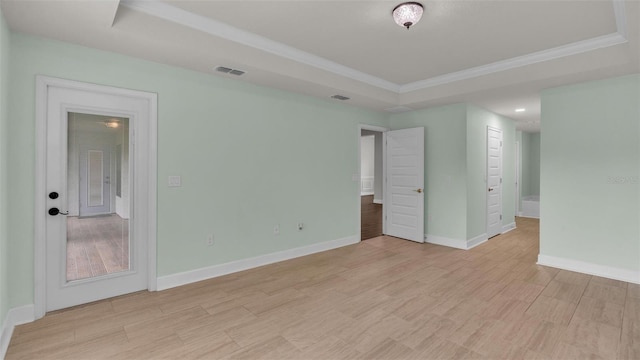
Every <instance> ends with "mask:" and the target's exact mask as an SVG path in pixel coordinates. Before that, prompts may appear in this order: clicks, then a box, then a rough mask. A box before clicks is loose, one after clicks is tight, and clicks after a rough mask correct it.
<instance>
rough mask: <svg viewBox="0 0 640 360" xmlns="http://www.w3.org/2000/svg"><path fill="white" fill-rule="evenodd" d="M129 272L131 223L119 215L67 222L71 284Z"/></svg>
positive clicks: (69, 277)
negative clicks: (86, 279) (96, 277)
mask: <svg viewBox="0 0 640 360" xmlns="http://www.w3.org/2000/svg"><path fill="white" fill-rule="evenodd" d="M123 270H129V221H128V220H125V219H122V218H121V217H120V216H118V215H116V214H111V215H106V216H93V217H86V218H78V217H71V216H70V217H68V218H67V280H68V281H72V280H78V279H84V278H89V277H94V276H100V275H106V274H111V273H115V272H120V271H123Z"/></svg>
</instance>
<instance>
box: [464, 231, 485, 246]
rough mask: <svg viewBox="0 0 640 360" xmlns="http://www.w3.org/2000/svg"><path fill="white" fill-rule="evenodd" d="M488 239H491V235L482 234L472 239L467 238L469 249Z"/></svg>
mask: <svg viewBox="0 0 640 360" xmlns="http://www.w3.org/2000/svg"><path fill="white" fill-rule="evenodd" d="M487 240H489V237H488V236H487V234H486V233H485V234H480V235H478V236H476V237H474V238H472V239H469V240H467V250H468V249H472V248H474V247H476V246H478V245H480V244H482V243H484V242H487Z"/></svg>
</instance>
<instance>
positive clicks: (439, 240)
mask: <svg viewBox="0 0 640 360" xmlns="http://www.w3.org/2000/svg"><path fill="white" fill-rule="evenodd" d="M424 239H425V241H426V242H428V243H429V244H434V245H442V246H448V247H452V248H456V249H462V250H469V249H472V248H474V247H476V246H478V245H480V244H482V243H484V242H485V241H487V234H480V235H478V236H476V237H474V238H472V239H469V240H461V239H451V238H447V237H444V236H437V235H428V234H427V235H425V236H424Z"/></svg>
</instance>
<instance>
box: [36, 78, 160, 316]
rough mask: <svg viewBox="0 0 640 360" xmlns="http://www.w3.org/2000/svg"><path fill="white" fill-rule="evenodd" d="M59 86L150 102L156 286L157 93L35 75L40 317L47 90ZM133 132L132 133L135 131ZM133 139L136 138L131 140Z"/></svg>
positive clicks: (150, 247)
mask: <svg viewBox="0 0 640 360" xmlns="http://www.w3.org/2000/svg"><path fill="white" fill-rule="evenodd" d="M52 86H53V87H59V88H66V89H73V90H80V91H87V92H97V93H102V94H109V95H117V96H123V97H131V98H137V99H144V100H146V101H148V103H149V107H150V108H149V119H148V120H149V122H148V124H147V125H148V128H147V130H148V137H149V138H148V147H147V152H148V159H147V160H148V164H147V168H146V169H145V172H146V174H145V175H146V177H147V179H148V184H147V186H146V188H147V189H148V191H147V195H148V196H147V198H148V199H147V205H146V206H147V209H146V214H147V218H146V219H145V220H146V222H147V225H148V226H147V231H146V232H147V244H146V246H147V253H148V258H147V274H148V275H147V289H148V290H150V291H155V290H156V289H157V275H156V262H157V256H156V249H157V245H156V242H157V237H156V236H157V166H158V165H157V158H158V147H157V129H158V124H157V123H158V110H157V108H158V95H157V94H155V93H150V92H144V91H138V90H130V89H123V88H117V87H113V86H103V85H96V84H90V83H84V82H78V81H73V80H66V79H60V78H54V77H48V76H43V75H37V76H36V99H35V100H36V164H35V179H36V180H35V186H36V188H35V212H34V222H35V229H34V236H35V237H34V304H33V309H34V311H33V312H34V317H35V318H36V319H39V318H41V317H43V316H44V315H45V312H46V279H47V277H46V267H45V264H46V241H45V240H46V239H45V238H46V234H45V228H46V226H45V223H46V211H44V209H45V208H46V201H45V199H46V176H45V173H46V165H47V163H46V159H47V157H46V134H47V121H46V119H47V113H46V112H47V89H48V87H52ZM134 135H135V134H134ZM134 141H135V140H134Z"/></svg>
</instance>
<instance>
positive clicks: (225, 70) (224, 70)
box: [216, 66, 245, 76]
mask: <svg viewBox="0 0 640 360" xmlns="http://www.w3.org/2000/svg"><path fill="white" fill-rule="evenodd" d="M216 71H219V72H221V73H225V74H231V75H236V76H240V75H244V73H245V72H244V71H242V70H238V69H231V68H228V67H225V66H218V67H217V68H216Z"/></svg>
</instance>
